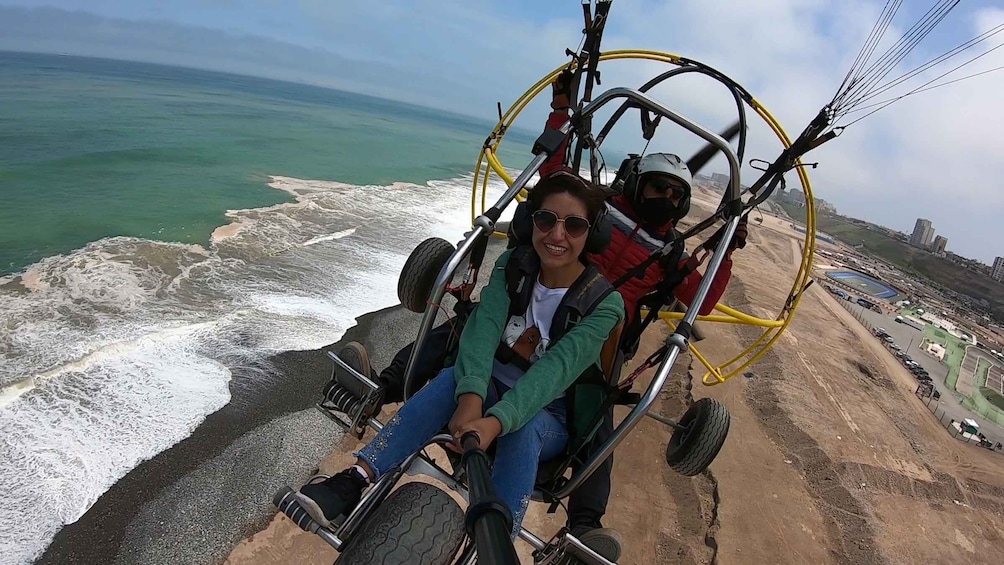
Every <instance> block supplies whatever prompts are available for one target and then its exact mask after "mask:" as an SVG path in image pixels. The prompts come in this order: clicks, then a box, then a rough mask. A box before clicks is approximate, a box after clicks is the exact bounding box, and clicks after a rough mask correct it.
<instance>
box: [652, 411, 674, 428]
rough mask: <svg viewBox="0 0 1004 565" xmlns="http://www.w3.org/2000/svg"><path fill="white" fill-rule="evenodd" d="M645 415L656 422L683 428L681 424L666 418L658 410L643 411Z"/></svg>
mask: <svg viewBox="0 0 1004 565" xmlns="http://www.w3.org/2000/svg"><path fill="white" fill-rule="evenodd" d="M645 415H646V416H648V417H649V418H652V419H653V420H655V421H657V422H662V423H663V424H666V425H667V426H669V427H671V428H673V429H678V428H683V426H681V425H680V424H679V423H678V422H677V421H676V420H674V419H672V418H667V417H666V416H663V415H662V414H660V413H658V412H651V411H650V412H645Z"/></svg>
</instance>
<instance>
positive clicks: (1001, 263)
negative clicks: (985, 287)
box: [990, 257, 1004, 281]
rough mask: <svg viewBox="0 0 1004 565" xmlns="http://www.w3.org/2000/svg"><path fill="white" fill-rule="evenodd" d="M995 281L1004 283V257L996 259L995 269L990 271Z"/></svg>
mask: <svg viewBox="0 0 1004 565" xmlns="http://www.w3.org/2000/svg"><path fill="white" fill-rule="evenodd" d="M990 276H991V277H993V278H994V280H998V281H1004V257H996V258H994V268H993V269H992V270H991V271H990Z"/></svg>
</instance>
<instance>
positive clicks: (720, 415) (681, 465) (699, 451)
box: [666, 398, 731, 477]
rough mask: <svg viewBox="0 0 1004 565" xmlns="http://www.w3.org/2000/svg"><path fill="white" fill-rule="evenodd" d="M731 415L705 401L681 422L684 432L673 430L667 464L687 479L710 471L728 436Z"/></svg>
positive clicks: (693, 408) (714, 403) (718, 406)
mask: <svg viewBox="0 0 1004 565" xmlns="http://www.w3.org/2000/svg"><path fill="white" fill-rule="evenodd" d="M730 421H731V416H729V411H728V410H726V409H725V406H724V405H722V403H721V402H718V401H717V400H715V399H714V398H702V399H700V400H698V401H697V402H695V403H694V404H693V405H691V407H690V408H688V409H687V412H686V413H685V414H684V415H683V418H681V419H680V422H679V424H680V425H681V426H683V429H679V428H678V429H676V430H673V436H672V437H671V438H670V439H669V445H668V446H666V462H667V463H669V466H670V467H672V468H673V470H675V471H676V472H678V473H680V474H681V475H685V476H687V477H693V476H694V475H698V474H700V473H701V471H703V470H705V469H707V468H708V465H711V462H712V461H714V460H715V456H717V455H718V452H719V451H720V450H721V449H722V445H724V444H725V437H726V436H727V435H729V422H730Z"/></svg>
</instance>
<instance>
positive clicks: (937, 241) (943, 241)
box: [931, 235, 948, 255]
mask: <svg viewBox="0 0 1004 565" xmlns="http://www.w3.org/2000/svg"><path fill="white" fill-rule="evenodd" d="M946 247H948V238H947V237H945V236H943V235H939V236H936V237H935V238H934V243H932V244H931V252H933V253H934V254H935V255H944V254H945V248H946Z"/></svg>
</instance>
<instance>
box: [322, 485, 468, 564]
mask: <svg viewBox="0 0 1004 565" xmlns="http://www.w3.org/2000/svg"><path fill="white" fill-rule="evenodd" d="M463 541H464V511H463V510H461V509H460V505H459V504H457V502H456V501H455V500H453V498H451V497H450V495H449V494H446V493H445V492H443V491H442V490H440V489H438V488H436V487H434V486H432V485H429V484H426V483H408V484H406V485H404V486H402V487H401V488H399V489H397V490H396V491H394V492H393V493H391V495H390V496H388V497H387V499H386V500H384V502H383V504H381V505H380V506H379V507H378V508H377V509H376V510H375V511H374V512H373V514H372V515H371V516H370V517H369V518H368V519H367V520H366V523H365V524H363V526H362V528H360V529H359V531H358V532H356V533H355V534H354V535H353V536H352V539H351V540H350V541H349V543H348V545H347V546H346V548H345V551H343V552H342V554H341V555H339V556H338V560H337V561H335V565H449V564H450V563H452V562H453V558H454V557H455V556H456V554H457V551H458V550H459V549H460V544H461V543H462V542H463Z"/></svg>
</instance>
